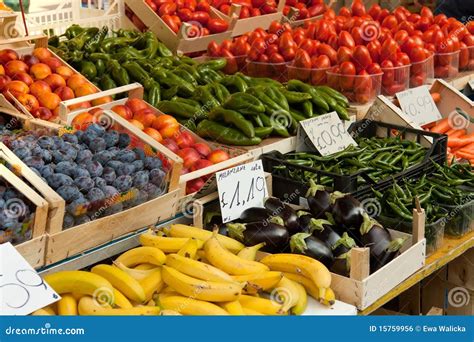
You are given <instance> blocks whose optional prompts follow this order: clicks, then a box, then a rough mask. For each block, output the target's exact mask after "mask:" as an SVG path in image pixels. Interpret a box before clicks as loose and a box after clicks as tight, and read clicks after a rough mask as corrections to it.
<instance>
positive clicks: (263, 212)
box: [240, 207, 272, 223]
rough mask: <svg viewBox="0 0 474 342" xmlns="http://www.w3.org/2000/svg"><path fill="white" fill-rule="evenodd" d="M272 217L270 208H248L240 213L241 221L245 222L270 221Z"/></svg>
mask: <svg viewBox="0 0 474 342" xmlns="http://www.w3.org/2000/svg"><path fill="white" fill-rule="evenodd" d="M271 217H272V213H271V211H270V210H268V209H266V208H257V207H254V208H248V209H245V210H244V211H243V212H242V214H240V221H242V222H243V223H251V222H263V221H268V220H270V218H271Z"/></svg>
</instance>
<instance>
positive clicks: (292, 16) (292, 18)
mask: <svg viewBox="0 0 474 342" xmlns="http://www.w3.org/2000/svg"><path fill="white" fill-rule="evenodd" d="M336 3H337V0H329V1H328V2H327V4H326V8H334V7H335V6H336ZM336 13H337V11H336ZM298 15H299V10H298V9H297V8H295V7H290V11H289V12H288V15H287V16H284V17H283V18H282V22H287V23H289V24H290V25H291V27H299V26H304V25H306V24H307V23H309V22H312V21H316V20H319V19H322V18H323V14H320V15H317V16H315V17H311V18H306V19H300V20H297V19H296V18H298Z"/></svg>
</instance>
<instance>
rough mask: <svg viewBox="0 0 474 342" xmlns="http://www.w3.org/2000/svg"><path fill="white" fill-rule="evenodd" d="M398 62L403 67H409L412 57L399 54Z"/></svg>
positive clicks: (402, 53)
mask: <svg viewBox="0 0 474 342" xmlns="http://www.w3.org/2000/svg"><path fill="white" fill-rule="evenodd" d="M397 61H398V62H400V63H401V64H402V65H409V64H410V63H411V60H410V57H408V55H407V54H406V53H404V52H398V53H397Z"/></svg>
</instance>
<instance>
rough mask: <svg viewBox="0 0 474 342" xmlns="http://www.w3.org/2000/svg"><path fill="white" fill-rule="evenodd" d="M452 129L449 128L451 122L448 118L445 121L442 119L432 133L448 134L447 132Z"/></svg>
mask: <svg viewBox="0 0 474 342" xmlns="http://www.w3.org/2000/svg"><path fill="white" fill-rule="evenodd" d="M450 129H451V127H450V126H449V120H448V118H445V119H442V120H440V121H438V122H437V123H436V126H434V127H433V128H432V129H431V132H434V133H441V134H443V133H446V132H447V131H449V130H450Z"/></svg>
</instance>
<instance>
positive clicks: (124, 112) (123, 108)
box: [111, 100, 138, 120]
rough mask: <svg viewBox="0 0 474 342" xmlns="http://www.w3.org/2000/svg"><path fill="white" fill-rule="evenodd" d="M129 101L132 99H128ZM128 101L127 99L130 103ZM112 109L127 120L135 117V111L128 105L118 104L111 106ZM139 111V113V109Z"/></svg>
mask: <svg viewBox="0 0 474 342" xmlns="http://www.w3.org/2000/svg"><path fill="white" fill-rule="evenodd" d="M128 101H130V100H128ZM128 101H127V103H128ZM111 110H112V111H113V112H115V113H117V114H118V115H120V116H121V117H122V118H124V119H125V120H131V119H132V118H133V113H134V111H132V110H131V109H130V107H128V106H127V105H116V106H113V107H112V108H111ZM137 113H138V111H137Z"/></svg>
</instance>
